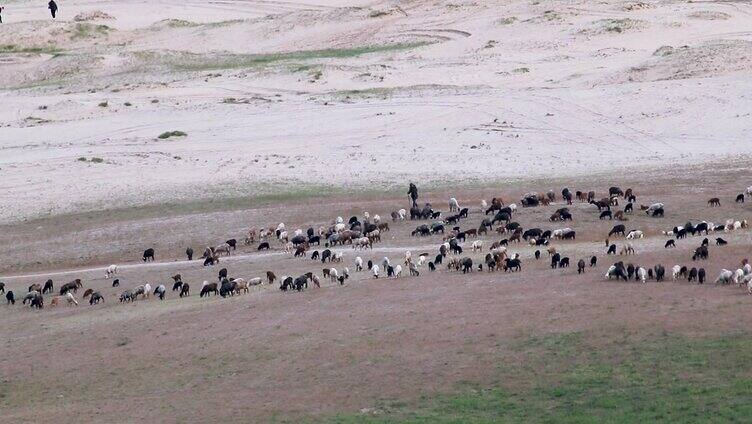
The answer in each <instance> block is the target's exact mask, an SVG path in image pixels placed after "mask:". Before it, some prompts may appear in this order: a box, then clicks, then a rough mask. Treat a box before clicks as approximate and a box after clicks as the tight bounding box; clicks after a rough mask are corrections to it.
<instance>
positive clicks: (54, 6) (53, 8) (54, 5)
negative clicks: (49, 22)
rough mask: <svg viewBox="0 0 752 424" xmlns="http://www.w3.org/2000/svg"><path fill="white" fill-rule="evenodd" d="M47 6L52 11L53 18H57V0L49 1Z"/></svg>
mask: <svg viewBox="0 0 752 424" xmlns="http://www.w3.org/2000/svg"><path fill="white" fill-rule="evenodd" d="M47 8H49V9H50V13H52V19H55V14H57V3H55V0H50V2H49V3H47Z"/></svg>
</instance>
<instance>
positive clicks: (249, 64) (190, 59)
mask: <svg viewBox="0 0 752 424" xmlns="http://www.w3.org/2000/svg"><path fill="white" fill-rule="evenodd" d="M427 44H430V43H425V42H421V43H400V44H388V45H381V46H364V47H355V48H346V49H324V50H306V51H297V52H288V53H270V54H252V55H244V54H219V55H199V54H188V53H180V54H171V55H160V54H158V53H155V52H137V53H136V55H137V57H140V58H141V59H143V60H145V61H157V62H160V61H161V62H164V63H165V64H166V65H168V66H172V67H173V68H175V69H177V70H184V71H206V70H212V69H237V68H253V67H263V66H269V65H274V64H277V63H283V62H288V61H298V62H299V61H306V60H316V59H346V58H351V57H358V56H363V55H366V54H373V53H384V52H392V51H402V50H410V49H415V48H418V47H422V46H425V45H427Z"/></svg>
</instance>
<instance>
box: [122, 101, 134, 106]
mask: <svg viewBox="0 0 752 424" xmlns="http://www.w3.org/2000/svg"><path fill="white" fill-rule="evenodd" d="M123 105H125V106H133V105H132V104H131V102H125V103H123Z"/></svg>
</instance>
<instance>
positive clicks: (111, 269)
mask: <svg viewBox="0 0 752 424" xmlns="http://www.w3.org/2000/svg"><path fill="white" fill-rule="evenodd" d="M117 272H118V266H117V265H110V266H108V267H107V269H106V270H105V271H104V278H112V277H113V276H114V275H115V274H117Z"/></svg>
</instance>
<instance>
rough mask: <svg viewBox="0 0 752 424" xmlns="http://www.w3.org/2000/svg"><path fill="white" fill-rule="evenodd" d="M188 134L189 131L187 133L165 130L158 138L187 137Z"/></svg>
mask: <svg viewBox="0 0 752 424" xmlns="http://www.w3.org/2000/svg"><path fill="white" fill-rule="evenodd" d="M187 135H188V133H185V132H183V131H165V132H163V133H162V134H159V136H158V137H157V138H160V139H162V140H164V139H167V138H170V137H185V136H187Z"/></svg>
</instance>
